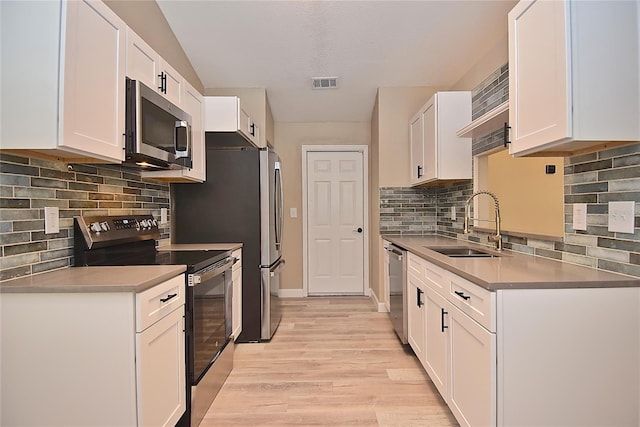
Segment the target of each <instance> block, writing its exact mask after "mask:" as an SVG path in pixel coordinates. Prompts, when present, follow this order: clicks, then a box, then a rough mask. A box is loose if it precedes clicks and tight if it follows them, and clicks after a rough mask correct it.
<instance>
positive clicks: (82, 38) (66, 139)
mask: <svg viewBox="0 0 640 427" xmlns="http://www.w3.org/2000/svg"><path fill="white" fill-rule="evenodd" d="M0 10H1V11H0V16H1V24H2V25H1V27H2V29H1V31H2V33H1V40H2V41H1V43H2V45H1V73H0V75H1V90H2V118H1V123H0V124H1V129H2V130H1V141H2V148H3V149H20V150H33V151H42V152H44V153H46V154H50V155H54V156H57V157H60V158H65V159H76V160H82V161H106V162H117V163H120V162H121V161H122V160H123V159H124V151H123V149H124V139H123V134H124V97H125V90H124V82H125V28H126V25H125V24H124V22H123V21H122V20H121V19H120V18H119V17H118V16H117V15H116V14H115V13H114V12H113V11H112V10H111V9H109V8H108V7H107V6H106V5H105V4H104V3H102V2H99V1H87V0H83V1H69V2H59V1H56V2H54V1H51V2H0ZM34 123H37V126H36V125H34Z"/></svg>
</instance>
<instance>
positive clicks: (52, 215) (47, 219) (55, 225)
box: [44, 207, 60, 234]
mask: <svg viewBox="0 0 640 427" xmlns="http://www.w3.org/2000/svg"><path fill="white" fill-rule="evenodd" d="M59 232H60V216H59V209H58V208H57V207H46V208H44V234H55V233H59Z"/></svg>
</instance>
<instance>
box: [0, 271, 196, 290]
mask: <svg viewBox="0 0 640 427" xmlns="http://www.w3.org/2000/svg"><path fill="white" fill-rule="evenodd" d="M185 270H186V266H184V265H144V266H127V267H122V266H117V267H69V268H63V269H61V270H54V271H49V272H47V273H42V274H34V275H32V276H28V277H21V278H18V279H13V280H6V281H4V282H0V293H63V292H69V293H78V292H86V293H88V292H142V291H144V290H146V289H149V288H151V287H153V286H155V285H158V284H160V283H162V282H164V281H166V280H169V279H171V278H172V277H175V276H177V275H179V274H182V273H183V272H184V271H185Z"/></svg>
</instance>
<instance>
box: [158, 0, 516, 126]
mask: <svg viewBox="0 0 640 427" xmlns="http://www.w3.org/2000/svg"><path fill="white" fill-rule="evenodd" d="M157 2H158V4H159V6H160V9H161V10H162V12H163V13H164V15H165V17H166V18H167V21H168V22H169V25H170V26H171V28H172V29H173V31H174V33H175V35H176V37H177V39H178V41H179V42H180V44H181V45H182V47H183V49H184V51H185V53H186V54H187V56H188V58H189V59H190V61H191V64H192V65H193V67H194V69H195V71H196V73H197V74H198V76H199V77H200V79H201V80H202V83H203V84H204V87H205V88H215V87H260V88H266V90H267V96H268V99H269V104H270V105H271V109H272V113H273V117H274V120H276V121H284V122H351V121H369V120H370V119H371V113H372V110H373V104H374V100H375V94H376V89H377V88H378V87H411V86H441V87H449V86H451V85H452V84H454V83H456V82H457V81H458V80H459V79H460V78H461V77H462V76H463V75H464V74H465V73H466V72H467V71H468V70H469V69H470V68H471V67H472V66H473V65H475V64H476V63H477V62H478V61H479V60H480V59H481V58H482V57H483V56H484V55H485V54H486V53H487V52H488V50H489V49H491V48H492V47H493V46H494V45H495V44H496V43H497V42H498V41H499V40H500V39H501V38H503V37H505V35H506V32H507V13H508V11H509V10H510V9H511V8H512V7H513V5H514V4H515V3H516V1H515V0H493V1H490V0H470V1H461V0H448V1H426V0H425V1H392V0H386V1H346V0H343V1H337V0H334V1H302V0H298V1H270V0H266V1H264V0H263V1H237V0H236V1H202V0H199V1H191V0H157ZM327 76H337V77H338V78H339V80H338V86H339V87H338V89H329V90H324V91H319V90H312V89H311V78H312V77H327Z"/></svg>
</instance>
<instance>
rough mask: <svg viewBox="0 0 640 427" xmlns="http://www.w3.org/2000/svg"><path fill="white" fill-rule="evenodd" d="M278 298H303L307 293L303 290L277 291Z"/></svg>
mask: <svg viewBox="0 0 640 427" xmlns="http://www.w3.org/2000/svg"><path fill="white" fill-rule="evenodd" d="M278 296H279V297H280V298H304V297H306V296H307V293H306V292H305V291H304V289H278Z"/></svg>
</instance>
